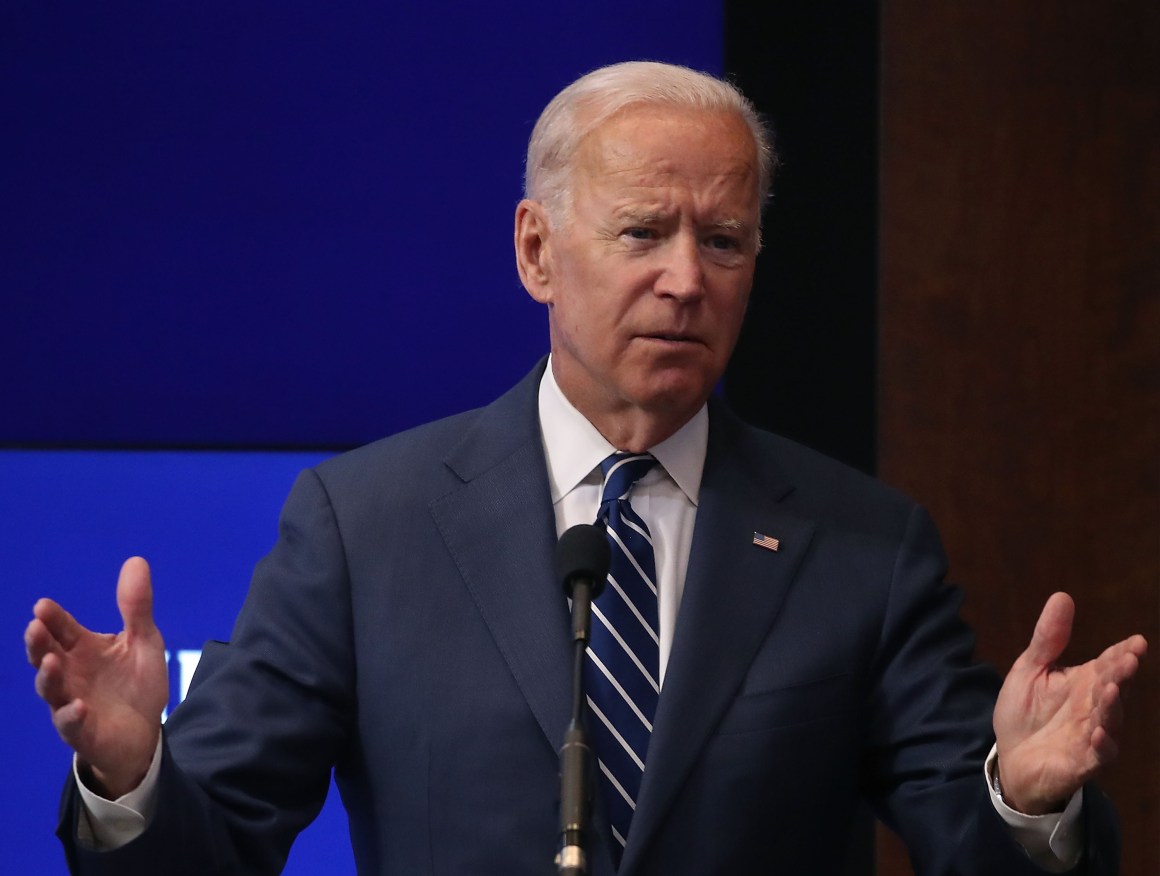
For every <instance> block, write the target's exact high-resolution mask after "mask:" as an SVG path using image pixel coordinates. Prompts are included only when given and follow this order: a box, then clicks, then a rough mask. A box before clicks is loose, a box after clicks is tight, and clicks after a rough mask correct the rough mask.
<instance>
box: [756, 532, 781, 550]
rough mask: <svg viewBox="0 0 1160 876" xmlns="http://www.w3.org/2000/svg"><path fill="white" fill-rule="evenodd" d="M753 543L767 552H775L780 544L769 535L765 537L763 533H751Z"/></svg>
mask: <svg viewBox="0 0 1160 876" xmlns="http://www.w3.org/2000/svg"><path fill="white" fill-rule="evenodd" d="M753 543H754V544H755V545H757V546H758V547H762V548H765V549H766V550H767V551H775V550H777V549H778V548H780V547H781V542H780V541H778V540H777V539H776V538H774V537H773V536H771V535H766V534H765V533H763V532H755V533H753Z"/></svg>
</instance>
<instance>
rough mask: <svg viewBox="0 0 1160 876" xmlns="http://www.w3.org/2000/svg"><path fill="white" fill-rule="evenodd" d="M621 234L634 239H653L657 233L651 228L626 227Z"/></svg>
mask: <svg viewBox="0 0 1160 876" xmlns="http://www.w3.org/2000/svg"><path fill="white" fill-rule="evenodd" d="M621 234H622V235H623V236H624V237H627V238H630V239H632V240H652V239H653V238H655V237H656V233H655V232H654V231H653V230H652V229H651V228H626V229H624V231H622V232H621Z"/></svg>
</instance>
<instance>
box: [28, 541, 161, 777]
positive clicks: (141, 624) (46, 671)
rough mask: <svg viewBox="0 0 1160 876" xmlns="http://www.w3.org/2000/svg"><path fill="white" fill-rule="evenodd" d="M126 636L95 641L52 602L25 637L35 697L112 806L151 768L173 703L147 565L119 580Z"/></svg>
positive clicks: (133, 564)
mask: <svg viewBox="0 0 1160 876" xmlns="http://www.w3.org/2000/svg"><path fill="white" fill-rule="evenodd" d="M117 607H118V609H120V612H121V620H122V622H123V624H124V629H123V630H122V631H121V632H120V633H117V634H116V635H113V634H111V633H94V632H92V631H91V630H88V629H86V628H85V627H83V626H81V624H79V623H78V622H77V621H76V619H75V618H73V616H72V615H71V614H69V613H68V612H67V611H65V610H64V609H63V608H61V606H59V605H58V604H57V603H55V602H53V601H52V600H51V599H41V600H39V601H38V602H37V603H36V605H35V606H34V607H33V609H32V613H33V619H32V621H31V622H30V623H29V624H28V628H27V629H26V630H25V632H24V645H25V648H26V650H27V652H28V661H29V663H31V664H32V665H33V666H34V667H35V668H36V670H37V672H36V692H37V693H38V694H39V695H40V696H41V698H42V699H43V700H44V701H45V702H46V703H48V705H49V708H50V709H51V710H52V722H53V724H55V725H56V729H57V732H58V733H60V736H61V738H62V739H63V740H64V741H65V742H66V743H67V744H68V745H69V746H71V747H72V748H73V750H74V751H76V753H77V755H78V756H79V758H80V761H81V763H82V766H87V767H91V775H92V778H93V779H95V781H96V785H97V787H95V788H94V790H97V791H98V792H100V793H102V794H103V795H104V796H106V797H108V798H110V799H114V798H116V797H119V796H120V795H122V794H124V793H126V792H127V791H130V790H132V789H133V788H135V787H136V786H137V785H138V784H140V782H141V779H142V778H144V776H145V773H146V772H147V770H148V768H149V763H150V761H151V760H152V758H153V752H154V751H155V749H156V746H157V738H158V735H159V734H160V732H161V712H162V710H163V709H164V708H165V705H166V703H167V702H168V701H169V676H168V672H167V670H166V666H165V643H164V641H163V640H162V638H161V632H160V630H158V629H157V627H156V625H155V624H154V623H153V588H152V585H151V583H150V577H149V565H148V564H147V563H146V562H145V561H144V560H143V559H141V558H140V557H133V558H131V559H129V560H126V561H125V564H124V565H123V566H122V567H121V575H120V577H119V578H118V580H117Z"/></svg>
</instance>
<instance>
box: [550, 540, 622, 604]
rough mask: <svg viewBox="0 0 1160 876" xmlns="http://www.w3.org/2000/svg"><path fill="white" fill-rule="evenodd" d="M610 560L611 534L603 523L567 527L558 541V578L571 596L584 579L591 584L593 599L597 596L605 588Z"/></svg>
mask: <svg viewBox="0 0 1160 876" xmlns="http://www.w3.org/2000/svg"><path fill="white" fill-rule="evenodd" d="M611 562H612V551H611V549H610V548H609V547H608V536H606V535H605V534H604V528H603V527H601V526H593V525H592V524H591V523H580V524H578V525H576V526H573V527H570V528H569V529H566V530H565V531H564V534H563V535H561V536H560V541H559V542H557V543H556V578H557V580H559V581H560V582H561V583H562V584H563V585H564V592H565V593H566V594H567V595H568V596H571V595H572V587H573V585H574V584H575V583H576V580H577V579H578V578H585V579H587V580H588V581H589V583H590V584H591V585H592V598H593V599H595V598H596V597H597V596H598V595H599V594H600V591H601V590H602V589H604V581H605V579H606V578H607V577H608V565H609V563H611Z"/></svg>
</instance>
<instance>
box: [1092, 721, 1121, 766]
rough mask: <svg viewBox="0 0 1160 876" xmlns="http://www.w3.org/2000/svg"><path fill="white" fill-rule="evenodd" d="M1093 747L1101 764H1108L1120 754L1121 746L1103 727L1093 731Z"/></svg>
mask: <svg viewBox="0 0 1160 876" xmlns="http://www.w3.org/2000/svg"><path fill="white" fill-rule="evenodd" d="M1091 747H1092V752H1093V753H1094V754H1095V757H1096V761H1097V762H1098V763H1099V765H1100V766H1107V765H1108V764H1110V763H1112V762H1113V761H1114V760H1115V759H1116V758H1117V757H1119V756H1120V746H1119V745H1118V744H1117V743H1116V740H1115V738H1114V737H1113V736H1112V734H1111V733H1109V732H1108V731H1107V730H1105V729H1104V728H1103V727H1097V728H1096V729H1095V730H1093V731H1092V739H1091Z"/></svg>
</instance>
